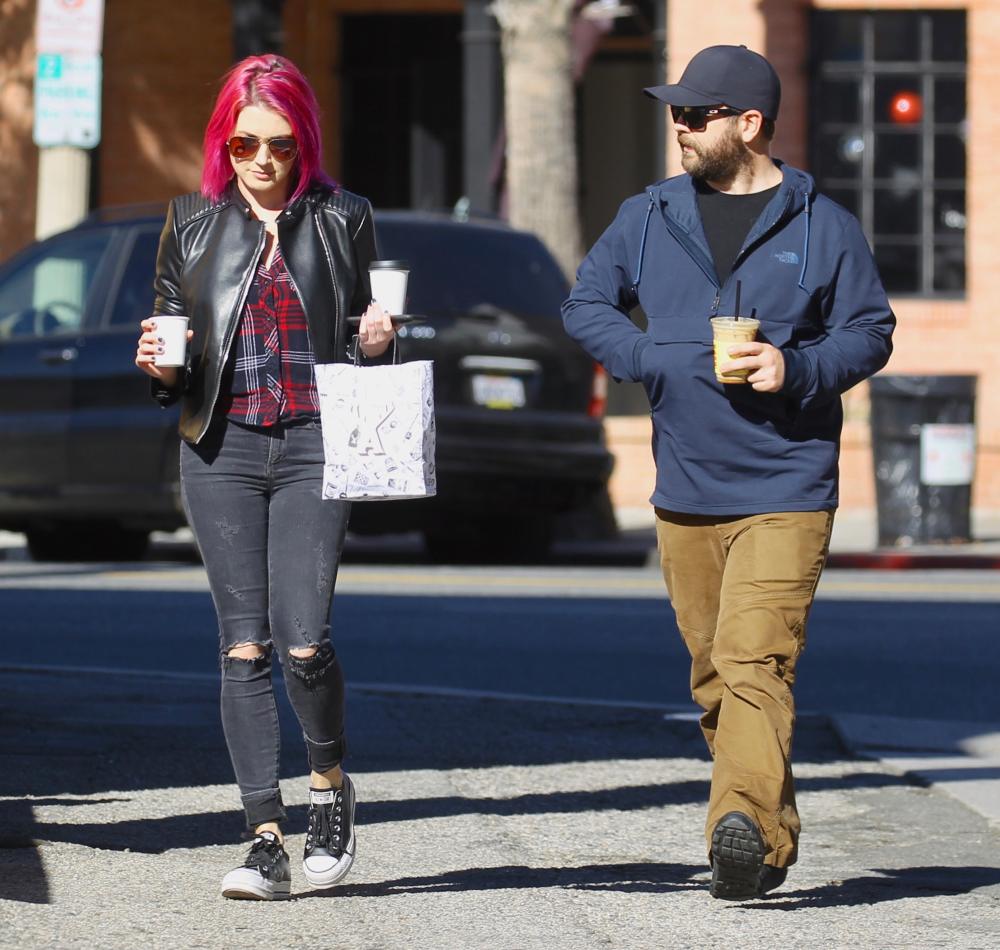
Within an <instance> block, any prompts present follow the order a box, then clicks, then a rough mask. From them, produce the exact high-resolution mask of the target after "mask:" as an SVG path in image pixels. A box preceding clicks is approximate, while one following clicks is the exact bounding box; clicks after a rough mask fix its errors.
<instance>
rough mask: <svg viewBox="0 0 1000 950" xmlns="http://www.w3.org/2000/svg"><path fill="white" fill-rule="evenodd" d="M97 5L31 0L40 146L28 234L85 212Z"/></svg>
mask: <svg viewBox="0 0 1000 950" xmlns="http://www.w3.org/2000/svg"><path fill="white" fill-rule="evenodd" d="M103 32H104V0H38V15H37V19H36V21H35V35H36V45H37V49H38V58H37V62H36V69H35V124H34V140H35V144H36V145H37V146H38V147H39V149H40V152H39V157H38V202H37V206H36V214H35V236H36V237H39V238H41V237H45V236H47V235H49V234H52V233H54V232H56V231H61V230H63V229H64V228H67V227H71V226H72V225H74V224H76V223H77V222H78V221H79V220H81V219H82V218H83V217H84V216H85V215H86V213H87V209H88V204H89V201H88V199H89V192H90V153H89V152H88V151H87V150H88V149H92V148H96V146H97V145H98V143H99V142H100V141H101V38H102V35H103Z"/></svg>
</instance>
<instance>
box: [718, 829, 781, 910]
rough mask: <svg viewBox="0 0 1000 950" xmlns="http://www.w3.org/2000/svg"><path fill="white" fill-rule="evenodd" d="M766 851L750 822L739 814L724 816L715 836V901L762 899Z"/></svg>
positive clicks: (761, 839) (758, 833) (762, 841)
mask: <svg viewBox="0 0 1000 950" xmlns="http://www.w3.org/2000/svg"><path fill="white" fill-rule="evenodd" d="M764 850H765V849H764V839H763V838H762V837H761V835H760V831H758V830H757V825H756V824H755V823H754V822H753V820H752V819H751V818H749V817H748V816H746V815H744V814H743V813H742V812H738V811H731V812H729V814H728V815H723V816H722V818H720V819H719V823H718V824H717V825H716V826H715V830H714V831H713V832H712V886H711V889H710V891H709V893H710V894H711V895H712V897H718V898H720V899H721V900H726V901H743V900H749V899H750V898H752V897H759V896H760V895H761V893H762V892H761V889H760V886H761V877H762V874H763V872H764V867H765V864H764ZM778 883H781V882H780V881H779V882H777V883H776V884H775V885H774V887H777V886H778Z"/></svg>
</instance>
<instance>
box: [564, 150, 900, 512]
mask: <svg viewBox="0 0 1000 950" xmlns="http://www.w3.org/2000/svg"><path fill="white" fill-rule="evenodd" d="M780 168H781V171H782V176H783V178H782V183H781V186H780V188H779V189H778V192H777V194H776V195H775V196H774V198H773V199H772V200H771V201H770V202H769V203H768V205H767V207H765V209H764V210H763V212H761V215H760V218H759V219H758V220H757V223H756V224H755V225H754V226H753V227H752V228H751V229H750V233H749V234H748V235H747V238H746V240H745V242H744V244H743V247H742V249H741V250H740V253H739V255H738V256H737V258H736V262H735V266H734V267H733V271H732V273H731V274H730V276H729V277H728V278H727V279H726V281H725V283H724V284H723V285H722V286H721V287H720V286H719V282H718V278H717V277H716V273H715V267H714V265H713V262H712V255H711V251H710V250H709V246H708V242H707V240H706V238H705V232H704V229H703V227H702V223H701V217H700V215H699V213H698V205H697V199H696V193H695V189H694V185H693V182H692V179H691V178H690V176H688V175H680V176H678V177H676V178H671V179H668V180H666V181H662V182H659V183H658V184H656V185H653V186H651V187H650V188H649V189H647V191H646V193H645V194H642V195H636V196H634V197H632V198H629V199H628V200H627V201H626V202H625V203H624V204H623V205H622V206H621V209H620V210H619V212H618V216H617V217H616V218H615V220H614V222H613V223H612V224H611V226H610V227H609V228H608V229H607V231H605V232H604V234H603V235H602V236H601V237H600V239H599V240H598V241H597V243H596V244H595V245H594V247H593V248H592V249H591V251H590V253H589V254H588V255H587V257H586V258H585V259H584V261H583V263H582V264H581V265H580V269H579V271H578V272H577V280H576V285H575V286H574V288H573V291H572V293H571V294H570V297H569V299H568V300H567V301H566V302H565V304H563V321H564V323H565V326H566V330H567V332H568V333H569V334H570V336H572V337H573V338H574V339H575V340H577V342H579V343H580V344H581V346H583V348H584V349H585V350H586V351H587V352H588V353H590V354H591V355H592V356H593V357H594V358H595V359H596V360H598V361H599V362H600V363H601V364H602V365H603V366H604V367H605V369H607V370H608V372H609V373H610V374H611V375H612V376H613V377H615V378H616V379H619V380H623V379H624V380H635V381H639V382H641V383H642V384H643V386H644V387H645V389H646V393H647V395H648V397H649V401H650V406H651V409H652V422H653V454H654V456H655V459H656V489H655V491H654V492H653V495H652V498H651V499H650V500H651V501H652V502H653V504H654V505H656V506H658V507H661V508H666V509H668V510H671V511H682V512H691V513H701V514H718V515H739V514H757V513H761V512H768V511H816V510H821V509H830V508H836V506H837V458H838V454H839V450H840V430H841V426H842V422H843V415H842V411H841V404H840V394H841V393H842V392H844V391H845V390H847V389H849V388H850V387H851V386H853V385H855V384H856V383H858V382H860V381H861V380H863V379H865V378H866V377H868V376H870V375H872V373H875V372H876V371H877V370H879V369H881V368H882V366H884V365H885V363H886V361H887V360H888V358H889V354H890V353H891V352H892V342H891V337H892V331H893V328H894V326H895V317H894V316H893V313H892V310H891V309H890V307H889V302H888V300H887V299H886V295H885V291H884V290H883V288H882V283H881V280H880V279H879V276H878V271H877V270H876V267H875V262H874V260H873V259H872V255H871V251H870V250H869V248H868V244H867V242H866V241H865V237H864V234H863V233H862V231H861V226H860V225H859V224H858V221H857V220H856V219H855V218H854V217H853V216H852V215H851V214H849V213H848V212H847V211H845V210H844V209H843V208H841V207H840V206H839V205H837V204H835V203H834V202H832V201H830V200H829V199H827V198H825V197H824V196H822V195H819V194H817V193H816V190H815V184H814V182H813V180H812V178H811V177H810V176H809V175H807V174H806V173H805V172H802V171H799V170H798V169H795V168H792V167H791V166H789V165H780ZM737 281H740V282H741V290H742V295H741V304H740V308H741V313H742V314H743V315H748V314H749V313H750V311H751V308H752V309H753V310H755V311H756V316H757V318H758V319H759V320H760V322H761V327H760V336H759V337H758V338H759V339H761V340H763V341H765V342H768V343H771V344H772V345H774V346H776V347H778V348H779V349H780V350H781V352H782V354H783V355H784V359H785V382H784V386H783V389H782V390H781V392H778V393H759V392H755V391H754V390H753V388H752V387H751V386H749V385H724V384H722V383H719V382H717V381H716V379H715V373H714V371H713V361H712V329H711V325H710V323H709V318H710V317H713V316H717V315H722V316H729V315H732V313H733V310H734V305H735V295H736V282H737ZM637 304H641V306H642V309H643V311H644V312H645V313H646V316H647V317H648V328H647V329H646V330H645V331H643V330H640V329H639V328H638V327H637V326H636V325H635V324H634V323H633V322H632V321H631V319H630V318H629V316H628V314H629V312H630V311H631V310H632V309H633V308H634V307H635V306H636V305H637Z"/></svg>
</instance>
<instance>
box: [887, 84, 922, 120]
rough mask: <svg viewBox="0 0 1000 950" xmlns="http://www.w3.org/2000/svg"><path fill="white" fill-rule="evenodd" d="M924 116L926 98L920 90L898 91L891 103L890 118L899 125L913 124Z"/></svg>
mask: <svg viewBox="0 0 1000 950" xmlns="http://www.w3.org/2000/svg"><path fill="white" fill-rule="evenodd" d="M923 117H924V100H923V98H922V97H921V95H920V93H918V92H910V91H909V90H904V91H903V92H897V93H896V95H894V96H893V97H892V100H891V101H890V103H889V118H890V119H891V120H892V121H893V122H895V123H897V124H898V125H912V124H913V123H915V122H919V121H920V120H921V119H922V118H923Z"/></svg>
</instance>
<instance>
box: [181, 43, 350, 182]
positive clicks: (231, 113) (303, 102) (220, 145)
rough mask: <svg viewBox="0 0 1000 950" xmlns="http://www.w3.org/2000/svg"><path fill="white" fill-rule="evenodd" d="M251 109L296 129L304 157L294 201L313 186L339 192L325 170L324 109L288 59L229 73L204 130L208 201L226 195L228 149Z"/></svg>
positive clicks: (251, 59)
mask: <svg viewBox="0 0 1000 950" xmlns="http://www.w3.org/2000/svg"><path fill="white" fill-rule="evenodd" d="M251 105H253V106H259V107H261V108H264V109H270V110H271V111H272V112H277V113H279V114H281V115H283V116H284V117H285V118H286V119H287V120H288V124H289V125H290V126H291V127H292V134H293V135H294V136H295V140H296V142H298V146H299V152H298V156H297V158H296V167H295V179H294V183H295V189H294V191H293V192H292V194H291V195H290V198H289V200H294V199H295V198H298V197H299V195H301V194H303V193H304V192H306V191H308V189H309V188H310V187H311V186H312V185H331V186H335V183H334V181H333V179H332V178H330V177H329V176H328V175H327V174H326V172H324V171H323V167H322V143H321V136H320V129H319V103H318V102H317V101H316V94H315V93H314V92H313V90H312V87H311V86H310V85H309V81H308V80H307V79H306V77H305V76H303V75H302V73H301V72H300V71H299V68H298V67H297V66H296V65H295V64H294V63H293V62H292V61H291V60H288V59H285V57H284V56H275V55H267V56H248V57H247V58H246V59H244V60H241V61H240V62H238V63H237V64H236V65H235V66H234V67H233V68H232V69H231V70H229V72H228V73H226V75H225V77H224V78H223V84H222V89H220V90H219V95H218V98H216V100H215V108H214V109H213V110H212V116H211V118H210V119H209V120H208V125H207V126H206V127H205V144H204V149H205V165H204V167H203V169H202V173H201V193H202V194H203V195H204V196H205V197H206V198H208V199H209V200H211V201H218V200H219V199H220V198H222V196H223V195H224V194H225V191H226V186H227V185H228V184H229V180H230V179H231V178H232V177H233V166H232V165H231V164H230V161H229V149H228V147H227V145H226V143H227V142H228V141H229V137H230V136H231V135H232V134H233V129H234V128H235V126H236V120H237V118H238V117H239V114H240V112H242V111H243V110H244V109H245V108H246V107H247V106H251Z"/></svg>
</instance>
